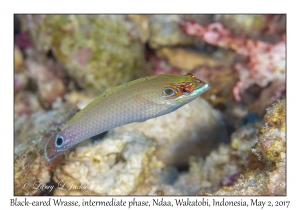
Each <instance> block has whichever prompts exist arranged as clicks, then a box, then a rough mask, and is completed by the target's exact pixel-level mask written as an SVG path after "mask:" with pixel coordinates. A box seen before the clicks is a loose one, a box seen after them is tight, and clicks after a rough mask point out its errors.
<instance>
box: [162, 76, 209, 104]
mask: <svg viewBox="0 0 300 210" xmlns="http://www.w3.org/2000/svg"><path fill="white" fill-rule="evenodd" d="M209 87H210V86H209V84H208V83H206V82H204V81H202V80H200V79H198V78H196V77H195V76H194V75H192V74H190V73H189V74H187V75H176V76H173V77H172V78H171V79H170V80H169V81H168V83H167V84H166V85H165V86H164V87H163V89H162V91H161V97H160V103H162V104H169V105H173V106H174V105H175V106H179V107H180V106H183V105H184V104H186V103H188V102H190V101H192V100H194V99H196V98H197V97H198V96H199V95H201V94H202V93H204V92H205V91H207V90H208V89H209Z"/></svg>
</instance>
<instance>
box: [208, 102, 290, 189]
mask: <svg viewBox="0 0 300 210" xmlns="http://www.w3.org/2000/svg"><path fill="white" fill-rule="evenodd" d="M285 103H286V101H285V100H278V101H277V102H276V103H275V104H273V106H272V107H269V108H268V109H267V114H266V115H265V117H264V125H263V126H262V127H261V129H260V131H259V134H258V142H257V144H256V145H255V147H254V148H253V149H252V151H253V152H254V154H256V155H257V157H258V159H259V160H260V161H262V162H264V164H265V166H264V168H263V169H256V170H248V171H247V172H245V173H243V174H242V175H240V177H239V178H238V179H237V181H236V182H235V183H234V184H233V185H232V186H230V187H224V188H222V189H220V190H218V191H217V192H215V193H213V194H214V195H285V194H286V133H285V131H286V105H285Z"/></svg>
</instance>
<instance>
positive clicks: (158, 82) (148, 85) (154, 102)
mask: <svg viewBox="0 0 300 210" xmlns="http://www.w3.org/2000/svg"><path fill="white" fill-rule="evenodd" d="M208 88H209V84H208V83H205V82H203V81H201V80H199V79H197V78H195V77H194V76H193V75H192V74H187V75H174V74H161V75H155V76H150V77H145V78H141V79H138V80H135V81H131V82H129V83H126V84H123V85H120V86H117V87H115V88H113V89H111V90H109V91H107V92H106V93H104V94H102V95H100V96H99V97H98V98H96V99H95V100H94V101H92V102H91V103H90V104H88V105H87V106H86V107H85V108H84V109H82V110H81V111H79V112H78V113H77V114H75V115H74V116H73V117H72V118H71V119H70V121H69V122H68V123H67V124H66V125H65V126H64V127H63V128H62V129H61V131H59V132H58V133H57V134H56V135H54V136H52V137H51V138H50V139H49V140H48V141H47V143H46V145H45V148H44V153H45V158H46V160H47V161H48V162H49V161H51V160H52V159H54V158H55V157H57V156H58V155H60V154H61V153H62V152H64V151H66V150H68V149H69V148H70V147H72V146H74V145H75V144H78V143H79V142H81V141H83V140H85V139H88V138H90V137H92V136H95V135H97V134H100V133H102V132H105V131H108V130H111V129H113V128H115V127H118V126H121V125H125V124H128V123H132V122H143V121H145V120H148V119H151V118H155V117H158V116H161V115H165V114H168V113H170V112H172V111H174V110H176V109H178V108H179V107H181V106H183V105H184V104H186V103H188V102H190V101H192V100H194V99H195V98H196V97H198V96H199V95H200V94H202V93H203V92H205V91H206V90H207V89H208Z"/></svg>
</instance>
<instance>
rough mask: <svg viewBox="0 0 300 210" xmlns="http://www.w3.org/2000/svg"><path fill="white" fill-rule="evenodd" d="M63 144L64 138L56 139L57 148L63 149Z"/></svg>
mask: <svg viewBox="0 0 300 210" xmlns="http://www.w3.org/2000/svg"><path fill="white" fill-rule="evenodd" d="M63 144H64V139H63V137H61V136H58V137H57V138H56V139H55V146H56V147H61V146H62V145H63Z"/></svg>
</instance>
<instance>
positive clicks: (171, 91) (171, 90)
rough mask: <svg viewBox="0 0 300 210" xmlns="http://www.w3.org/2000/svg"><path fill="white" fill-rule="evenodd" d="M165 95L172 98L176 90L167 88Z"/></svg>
mask: <svg viewBox="0 0 300 210" xmlns="http://www.w3.org/2000/svg"><path fill="white" fill-rule="evenodd" d="M163 93H164V94H165V95H168V96H171V95H174V94H175V90H174V89H173V88H170V87H167V88H165V89H164V90H163Z"/></svg>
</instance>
